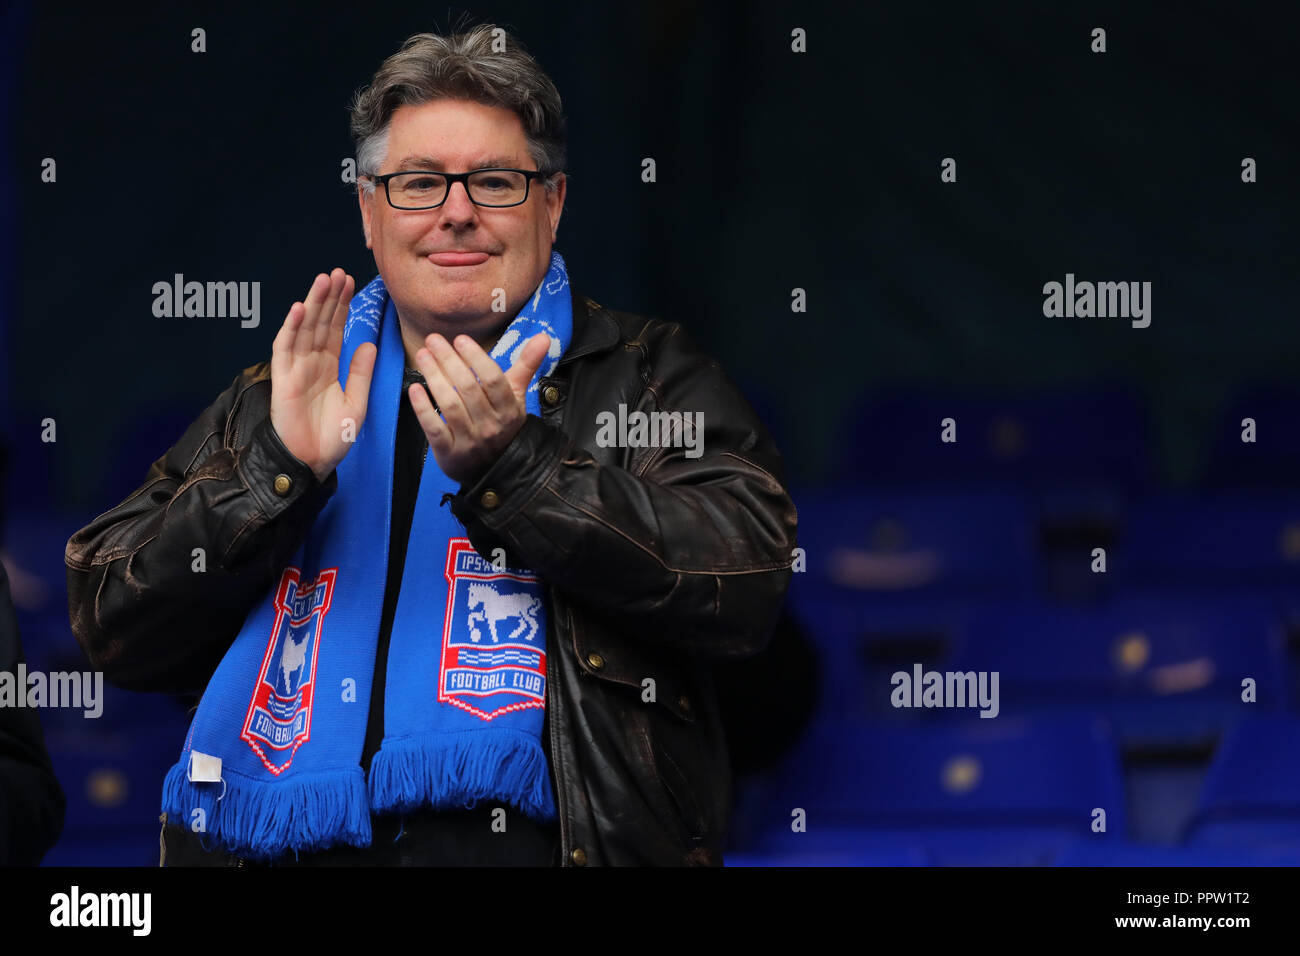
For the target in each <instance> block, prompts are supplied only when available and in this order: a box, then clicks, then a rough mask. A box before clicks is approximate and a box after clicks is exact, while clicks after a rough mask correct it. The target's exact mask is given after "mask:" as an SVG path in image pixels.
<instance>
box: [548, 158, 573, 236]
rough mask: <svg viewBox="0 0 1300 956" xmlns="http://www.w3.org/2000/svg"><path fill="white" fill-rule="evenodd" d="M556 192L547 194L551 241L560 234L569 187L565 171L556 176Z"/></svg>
mask: <svg viewBox="0 0 1300 956" xmlns="http://www.w3.org/2000/svg"><path fill="white" fill-rule="evenodd" d="M555 182H556V187H555V192H554V193H551V192H547V194H546V212H547V215H549V216H550V217H551V242H555V241H556V240H557V239H558V238H559V234H560V216H561V215H563V213H564V197H565V193H566V192H567V189H568V184H569V179H568V177H567V176H565V175H564V173H559V174H557V175H556V177H555Z"/></svg>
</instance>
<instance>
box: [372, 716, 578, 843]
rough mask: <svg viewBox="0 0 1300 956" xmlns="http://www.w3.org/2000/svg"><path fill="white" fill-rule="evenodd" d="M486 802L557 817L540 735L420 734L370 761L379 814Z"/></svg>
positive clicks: (387, 745)
mask: <svg viewBox="0 0 1300 956" xmlns="http://www.w3.org/2000/svg"><path fill="white" fill-rule="evenodd" d="M502 793H511V794H516V795H517V797H516V798H515V799H511V798H506V797H502V796H501V794H502ZM482 800H500V802H502V803H505V804H509V805H511V806H513V807H515V809H517V810H519V811H520V812H522V813H524V814H526V815H527V816H529V817H532V818H533V819H537V820H542V821H544V822H552V821H554V820H555V819H556V813H555V797H554V794H553V793H552V788H551V777H550V768H549V767H548V765H547V761H546V753H545V751H543V750H542V745H541V742H540V741H539V740H538V738H537V737H534V736H530V735H528V734H525V733H522V732H520V731H516V730H509V729H506V728H501V729H496V730H494V731H493V732H487V731H484V730H470V731H458V732H454V733H443V734H421V735H418V736H410V737H402V738H399V739H396V740H385V741H384V742H383V744H382V745H381V746H380V749H379V751H378V752H377V753H376V754H375V755H374V757H373V758H372V760H371V763H370V802H371V806H373V807H374V808H375V811H376V812H398V813H405V812H407V811H409V810H414V809H416V808H417V807H421V806H425V805H430V806H433V807H434V808H435V809H439V810H446V809H451V808H464V809H471V808H473V807H474V806H476V805H477V804H478V803H479V802H480V801H482Z"/></svg>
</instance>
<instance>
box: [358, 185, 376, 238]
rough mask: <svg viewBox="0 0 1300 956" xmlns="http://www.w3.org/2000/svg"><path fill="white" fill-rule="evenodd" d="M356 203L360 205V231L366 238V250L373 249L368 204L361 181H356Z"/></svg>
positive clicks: (364, 187)
mask: <svg viewBox="0 0 1300 956" xmlns="http://www.w3.org/2000/svg"><path fill="white" fill-rule="evenodd" d="M357 202H358V203H360V205H361V231H362V232H363V233H365V236H366V248H367V249H373V248H374V247H373V246H372V245H371V244H370V228H371V225H370V203H369V202H368V201H367V196H366V185H365V182H364V181H362V180H361V179H358V180H357Z"/></svg>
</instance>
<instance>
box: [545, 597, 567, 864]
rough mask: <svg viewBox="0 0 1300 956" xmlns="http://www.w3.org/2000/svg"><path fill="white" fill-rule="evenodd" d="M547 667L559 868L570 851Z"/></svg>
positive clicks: (553, 706) (557, 732)
mask: <svg viewBox="0 0 1300 956" xmlns="http://www.w3.org/2000/svg"><path fill="white" fill-rule="evenodd" d="M551 594H552V599H551V607H552V608H553V609H555V610H556V611H558V610H559V606H558V605H559V604H560V602H559V601H556V600H555V593H554V591H552V592H551ZM565 612H566V613H567V612H568V608H567V606H566V607H565ZM557 618H558V615H557ZM569 625H570V628H572V625H573V618H572V616H570V617H569ZM558 631H559V621H558V620H557V621H556V632H557V635H556V636H557V638H558V636H559V635H558ZM555 646H556V653H560V641H559V640H558V639H557V640H556V642H555ZM547 665H548V666H547V674H546V712H547V715H548V716H549V718H550V720H549V723H550V727H551V768H552V770H553V771H554V778H555V809H556V812H557V814H558V816H559V818H560V866H567V865H568V864H567V862H566V861H567V860H568V859H569V854H570V853H571V852H572V851H571V850H570V849H569V830H568V827H566V826H565V812H564V810H565V807H564V787H563V785H562V783H561V781H560V764H559V759H558V755H559V752H560V750H559V743H560V734H559V731H558V730H556V729H555V695H554V694H553V693H552V692H551V684H552V683H553V681H552V676H553V675H552V674H551V668H550V666H549V665H550V662H549V661H548V662H547Z"/></svg>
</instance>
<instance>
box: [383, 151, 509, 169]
mask: <svg viewBox="0 0 1300 956" xmlns="http://www.w3.org/2000/svg"><path fill="white" fill-rule="evenodd" d="M519 162H520V158H519V157H518V156H515V155H513V154H511V153H500V152H494V153H474V154H471V155H470V156H469V157H468V158H467V159H466V160H465V161H464V163H465V164H466V165H465V168H467V169H485V168H489V167H493V166H509V167H518V165H519ZM397 165H398V168H400V169H433V170H438V171H441V172H450V171H451V167H450V166H448V165H447V162H446V160H444V159H443V158H442V157H440V156H437V155H434V154H432V153H408V154H407V155H405V156H403V157H402V158H401V159H399V160H398V161H397ZM452 165H453V166H459V165H461V163H460V162H457V163H454V164H452Z"/></svg>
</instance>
